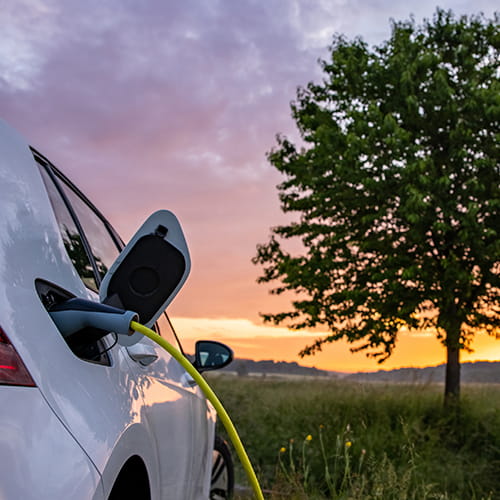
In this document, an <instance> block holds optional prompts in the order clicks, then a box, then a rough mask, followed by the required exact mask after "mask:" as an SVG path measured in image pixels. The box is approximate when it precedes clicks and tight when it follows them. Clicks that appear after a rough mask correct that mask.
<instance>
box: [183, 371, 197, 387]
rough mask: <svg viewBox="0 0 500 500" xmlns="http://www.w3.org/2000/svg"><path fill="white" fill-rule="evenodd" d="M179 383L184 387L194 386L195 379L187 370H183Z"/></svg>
mask: <svg viewBox="0 0 500 500" xmlns="http://www.w3.org/2000/svg"><path fill="white" fill-rule="evenodd" d="M181 383H182V385H183V386H184V387H194V386H195V385H196V380H195V379H194V378H193V377H191V375H189V373H188V372H184V373H183V374H182V377H181Z"/></svg>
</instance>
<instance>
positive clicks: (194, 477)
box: [127, 313, 215, 499]
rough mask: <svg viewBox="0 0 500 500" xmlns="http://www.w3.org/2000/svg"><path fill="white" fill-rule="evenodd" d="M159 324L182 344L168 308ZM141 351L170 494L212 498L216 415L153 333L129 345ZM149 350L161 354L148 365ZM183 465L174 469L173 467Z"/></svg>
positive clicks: (140, 373)
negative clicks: (210, 462)
mask: <svg viewBox="0 0 500 500" xmlns="http://www.w3.org/2000/svg"><path fill="white" fill-rule="evenodd" d="M154 328H155V330H156V331H157V333H158V334H159V335H161V336H162V337H164V338H165V339H166V340H167V341H168V342H169V343H171V344H172V345H174V347H176V348H178V349H179V350H182V348H181V346H180V344H179V342H178V339H177V337H176V335H175V332H174V331H173V328H172V325H171V323H170V320H169V319H168V317H167V315H166V314H165V313H164V314H162V315H161V316H160V317H159V318H158V320H157V322H156V325H155V327H154ZM127 350H128V352H129V354H130V356H131V357H132V358H134V357H136V355H138V356H139V357H138V361H137V362H136V373H137V377H138V379H139V380H140V385H141V388H142V392H143V395H144V403H145V407H144V411H145V413H146V415H147V419H148V422H149V423H150V425H151V426H152V428H153V430H154V434H155V436H156V438H157V448H158V453H159V462H160V467H161V470H162V471H163V472H162V474H161V478H160V481H161V490H162V494H163V497H164V498H186V499H189V498H193V499H195V498H196V499H201V498H204V499H206V498H208V490H207V486H208V484H209V481H208V477H207V474H206V467H207V464H208V462H207V461H208V459H209V457H210V458H211V449H210V450H209V449H208V448H209V446H210V445H211V444H212V443H213V429H214V424H215V416H214V415H213V414H212V413H210V411H209V409H208V407H207V401H206V399H205V397H204V396H203V394H202V393H201V391H200V390H199V388H198V387H197V385H196V383H195V382H194V380H193V379H192V378H191V376H190V375H189V374H188V373H187V372H186V371H185V370H184V368H182V367H181V366H180V365H179V363H178V362H177V361H176V360H175V359H174V358H172V356H171V355H170V354H169V353H168V352H166V351H165V350H164V349H163V348H162V347H160V346H158V345H157V344H156V343H154V342H152V341H151V340H150V339H148V338H144V339H142V340H141V341H140V342H139V343H138V344H135V345H133V346H130V347H127ZM145 351H149V352H150V353H154V356H156V359H155V360H154V361H152V360H151V359H150V360H148V361H147V363H148V364H147V365H146V366H144V365H142V363H141V361H140V356H141V355H143V353H144V352H145ZM173 470H175V471H177V472H176V475H175V476H174V475H172V474H171V471H173Z"/></svg>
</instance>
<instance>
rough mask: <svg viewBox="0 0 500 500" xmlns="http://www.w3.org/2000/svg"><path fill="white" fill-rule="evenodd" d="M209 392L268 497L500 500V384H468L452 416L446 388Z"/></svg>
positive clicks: (256, 380) (304, 386)
mask: <svg viewBox="0 0 500 500" xmlns="http://www.w3.org/2000/svg"><path fill="white" fill-rule="evenodd" d="M209 383H210V384H211V385H212V387H213V388H214V390H215V391H216V393H217V394H218V396H219V398H220V399H221V401H222V403H223V404H224V406H225V407H226V409H227V410H228V412H229V414H230V415H231V418H232V420H233V422H234V423H235V425H236V427H237V429H238V432H239V434H240V436H241V438H242V441H243V443H244V445H245V447H246V449H247V452H248V454H249V456H250V459H251V461H252V464H253V465H254V467H255V470H256V472H257V475H258V477H259V480H260V482H261V485H262V487H263V489H264V490H265V497H266V498H269V499H285V498H286V499H318V500H319V499H353V500H354V499H380V500H392V499H394V500H404V499H408V500H410V499H415V500H417V499H418V500H422V499H443V500H444V499H446V500H455V499H457V500H458V499H460V500H464V499H474V500H482V499H484V500H486V499H489V500H494V499H500V384H489V385H486V384H485V385H463V386H462V397H461V405H460V410H459V411H457V412H456V413H453V414H452V415H449V414H448V413H447V412H445V411H444V409H443V394H442V393H443V387H442V385H439V384H436V385H431V384H426V385H399V384H390V385H387V384H376V383H367V384H359V383H349V382H343V381H342V380H332V379H316V378H312V377H311V378H302V379H272V378H270V377H266V378H262V377H237V376H231V375H226V374H215V373H214V374H210V376H209ZM220 432H221V433H222V434H223V433H224V431H223V429H220ZM234 458H235V462H236V482H237V484H239V485H245V484H246V480H245V475H244V473H243V471H242V470H241V467H240V466H239V464H238V463H237V462H238V461H237V458H236V456H235V457H234ZM236 498H237V499H242V500H243V499H247V498H252V496H251V494H250V493H249V492H248V493H247V492H246V491H245V489H244V488H243V489H241V488H240V489H238V490H237V494H236Z"/></svg>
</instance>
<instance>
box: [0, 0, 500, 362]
mask: <svg viewBox="0 0 500 500" xmlns="http://www.w3.org/2000/svg"><path fill="white" fill-rule="evenodd" d="M439 6H440V7H442V8H445V9H452V10H453V11H454V12H455V14H457V15H461V14H473V13H474V14H476V13H479V12H484V14H485V15H486V16H488V17H492V16H493V13H494V11H495V8H498V4H497V2H496V1H494V0H474V1H470V0H446V1H443V2H441V3H440V4H439ZM435 10H436V4H435V3H434V2H431V1H429V0H419V1H415V0H409V1H406V2H394V1H393V0H329V1H327V0H316V1H313V0H259V1H254V0H236V1H235V0H233V1H231V0H225V1H224V0H183V1H175V0H170V1H166V0H149V1H146V0H145V1H134V0H87V1H85V2H81V1H79V0H0V116H1V117H2V118H3V119H5V120H6V121H7V122H9V123H10V124H11V125H12V126H14V127H15V128H16V129H17V130H19V131H20V132H21V133H22V134H23V135H24V136H25V137H26V138H27V140H28V142H29V143H30V144H31V145H32V146H34V147H35V148H37V149H38V150H39V151H40V152H42V153H43V154H44V155H45V156H47V157H48V158H49V159H50V160H51V161H52V162H53V163H54V164H55V165H56V166H58V167H59V168H60V169H61V170H63V172H64V173H66V175H67V176H68V177H70V179H72V180H73V181H74V182H75V184H77V185H78V186H79V187H80V189H81V190H82V191H84V192H85V193H86V194H87V196H88V197H89V198H90V199H91V200H92V201H93V202H94V203H95V204H96V205H97V206H98V207H99V208H100V210H101V211H102V212H103V213H104V214H105V216H106V217H107V218H108V219H109V220H110V221H111V222H112V224H113V225H114V226H115V228H116V229H117V230H118V232H119V233H120V234H121V235H122V237H123V239H124V240H125V241H127V240H128V239H130V238H131V237H132V236H133V234H134V232H135V230H136V229H137V228H138V227H139V226H140V225H141V224H142V222H143V221H144V220H145V219H146V218H147V217H148V215H149V214H150V213H152V212H154V211H155V210H158V209H160V208H167V209H169V210H171V211H173V212H174V213H175V214H176V215H177V216H178V218H179V219H180V221H181V224H182V226H183V229H184V232H185V236H186V239H187V241H188V245H189V248H190V252H191V259H192V271H191V276H190V278H189V280H188V282H187V284H186V285H185V287H184V289H183V290H182V291H181V292H180V294H179V295H178V297H177V298H176V299H175V300H174V302H173V303H172V305H171V306H170V307H169V314H170V316H171V317H172V319H173V322H174V324H175V325H176V329H177V331H178V334H179V336H180V337H181V338H182V339H184V342H185V344H186V346H187V348H188V349H189V348H190V347H191V346H192V343H193V340H194V339H196V338H205V339H209V338H215V339H219V340H222V341H225V342H227V343H228V344H229V345H231V346H232V347H233V348H234V350H235V353H236V355H237V356H239V357H252V358H254V359H275V360H285V361H299V359H298V357H297V353H298V351H300V350H301V349H302V348H303V347H304V346H305V345H306V344H307V343H308V342H312V341H313V340H314V339H315V338H316V337H318V336H321V331H315V332H301V333H300V335H298V334H297V332H294V333H290V332H289V331H288V330H287V329H286V328H272V327H269V326H266V325H264V324H263V323H262V321H261V319H260V316H259V313H261V312H277V311H280V310H284V309H285V308H286V307H287V305H288V303H289V298H285V297H276V296H271V295H269V293H268V290H269V288H266V287H265V286H263V285H258V284H257V283H256V280H257V278H258V276H259V272H260V270H259V268H258V267H256V266H255V265H253V264H252V263H251V259H252V257H253V256H254V255H255V253H256V245H257V244H258V243H265V242H266V241H267V240H268V238H269V236H270V228H271V227H274V226H276V225H279V224H281V223H285V222H287V220H288V219H287V217H285V216H284V215H283V214H282V213H281V211H280V206H279V200H278V196H277V190H276V185H277V184H278V183H279V182H280V180H281V178H280V176H279V174H278V173H277V172H276V171H275V170H274V169H273V167H272V166H271V165H270V164H269V163H268V161H267V159H266V153H268V152H269V151H270V150H271V149H272V148H273V147H274V146H275V145H276V134H284V135H286V136H288V137H289V138H291V139H293V140H297V138H298V133H297V130H296V128H295V125H294V122H293V120H292V118H291V113H290V102H292V101H293V100H294V98H295V95H296V90H297V88H298V87H299V86H304V85H306V84H307V83H308V82H310V81H316V82H318V81H320V80H321V77H322V75H321V71H320V67H319V65H318V60H319V59H324V58H326V57H327V55H328V45H329V44H330V43H331V40H332V37H333V35H334V34H338V33H342V34H344V35H345V36H346V37H348V38H349V39H352V38H354V37H356V36H361V37H362V38H363V39H364V40H365V41H366V42H367V43H369V44H370V45H374V44H376V45H378V44H380V43H381V42H382V41H383V40H385V39H387V38H388V37H389V35H390V19H391V18H392V19H395V20H404V19H408V18H409V16H410V15H411V14H413V15H414V16H415V19H416V20H417V21H418V22H421V21H422V19H423V18H431V17H432V15H433V13H434V12H435ZM473 348H474V349H475V352H474V353H472V354H466V355H464V356H463V360H478V359H491V360H500V342H498V341H496V342H495V341H494V340H493V339H491V338H488V337H487V336H485V335H478V336H477V339H476V341H475V343H474V344H473ZM442 361H444V349H443V348H442V346H440V344H439V343H438V342H437V341H436V340H435V338H434V335H433V334H432V332H419V333H417V334H409V333H402V334H401V336H400V340H399V343H398V346H397V348H396V351H395V353H394V355H393V356H392V358H390V360H389V361H388V362H386V363H385V364H384V365H382V368H386V369H389V368H393V367H400V366H424V365H432V364H438V363H440V362H442ZM300 362H301V363H302V364H305V365H308V366H317V367H318V368H323V369H331V370H338V371H356V370H374V369H377V368H379V365H377V364H376V362H375V361H374V360H372V359H367V358H366V357H365V356H364V354H356V355H352V354H351V353H350V351H349V347H348V346H347V345H346V344H342V343H336V344H330V345H328V346H325V348H324V349H323V352H321V353H320V354H319V355H317V356H314V357H309V358H305V359H303V360H300Z"/></svg>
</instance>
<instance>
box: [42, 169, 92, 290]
mask: <svg viewBox="0 0 500 500" xmlns="http://www.w3.org/2000/svg"><path fill="white" fill-rule="evenodd" d="M40 172H41V173H42V178H43V181H44V183H45V187H46V188H47V193H48V195H49V199H50V203H51V204H52V208H53V210H54V214H55V216H56V220H57V223H58V225H59V230H60V232H61V236H62V239H63V242H64V246H65V248H66V251H67V252H68V256H69V258H70V259H71V262H72V263H73V265H74V266H75V269H76V271H77V273H78V274H79V275H80V278H81V279H82V281H83V282H84V283H85V285H86V286H87V287H89V288H91V289H93V290H94V291H97V290H98V288H97V283H96V280H95V276H94V271H93V268H92V264H91V262H90V260H89V257H88V255H87V252H86V251H85V245H84V243H83V241H82V238H81V236H80V233H79V231H78V228H77V227H76V224H75V222H74V220H73V217H72V216H71V213H70V212H69V210H68V207H67V206H66V203H65V202H64V200H63V198H62V197H61V194H60V193H59V191H58V189H57V187H56V186H55V184H54V182H53V181H52V179H51V178H50V176H49V174H48V173H47V171H46V170H45V168H43V167H40Z"/></svg>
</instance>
